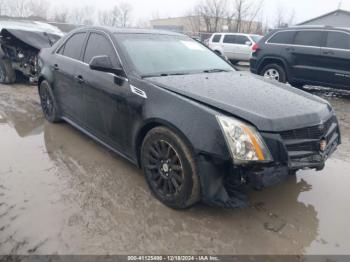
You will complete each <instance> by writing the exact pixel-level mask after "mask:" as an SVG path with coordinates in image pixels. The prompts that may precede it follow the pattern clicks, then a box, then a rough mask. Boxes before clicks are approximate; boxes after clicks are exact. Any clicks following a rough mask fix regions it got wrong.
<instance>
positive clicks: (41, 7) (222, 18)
mask: <svg viewBox="0 0 350 262" xmlns="http://www.w3.org/2000/svg"><path fill="white" fill-rule="evenodd" d="M264 5H265V0H198V2H197V3H196V4H195V5H194V6H193V8H192V9H191V10H187V11H186V10H184V14H183V15H186V16H188V17H190V23H191V25H192V26H191V27H193V31H198V30H200V29H199V27H200V25H203V24H204V26H205V31H207V32H217V31H222V27H223V24H225V27H227V28H226V30H228V31H234V32H247V33H248V32H250V33H253V32H255V31H264V30H266V29H267V28H280V27H286V26H288V25H290V24H293V22H294V16H295V14H294V11H291V10H285V9H284V8H283V6H277V7H276V10H274V13H275V15H274V19H273V21H272V20H271V19H270V18H269V17H268V15H266V14H265V13H264ZM155 9H156V6H155ZM132 11H133V7H132V6H131V5H130V4H129V3H128V2H127V1H126V0H120V1H116V4H114V5H113V6H112V7H109V8H108V9H106V10H96V8H94V7H93V6H80V7H72V8H67V7H62V6H56V5H51V2H49V1H48V0H11V1H9V0H0V16H11V17H29V16H33V17H41V18H43V19H48V20H53V21H56V22H62V23H73V24H79V25H93V24H100V25H107V26H114V27H129V26H136V27H145V26H147V25H148V24H147V23H145V21H144V20H143V22H142V24H141V22H138V23H133V19H132ZM270 13H271V12H270ZM139 21H141V20H139Z"/></svg>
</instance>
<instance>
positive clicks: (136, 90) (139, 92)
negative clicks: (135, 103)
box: [130, 85, 147, 99]
mask: <svg viewBox="0 0 350 262" xmlns="http://www.w3.org/2000/svg"><path fill="white" fill-rule="evenodd" d="M130 89H131V92H133V93H134V94H136V95H138V96H141V97H142V98H144V99H147V94H146V92H145V91H143V90H141V89H139V88H137V87H136V86H133V85H130Z"/></svg>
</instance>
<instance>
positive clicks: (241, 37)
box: [236, 35, 251, 45]
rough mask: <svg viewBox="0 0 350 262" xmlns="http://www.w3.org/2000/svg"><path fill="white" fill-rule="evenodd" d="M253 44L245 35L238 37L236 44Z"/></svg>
mask: <svg viewBox="0 0 350 262" xmlns="http://www.w3.org/2000/svg"><path fill="white" fill-rule="evenodd" d="M248 41H249V42H251V41H250V40H249V38H248V37H246V36H244V35H236V44H238V45H245V43H246V42H248Z"/></svg>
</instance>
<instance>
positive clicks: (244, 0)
mask: <svg viewBox="0 0 350 262" xmlns="http://www.w3.org/2000/svg"><path fill="white" fill-rule="evenodd" d="M263 5H264V0H259V1H258V2H253V1H251V0H234V1H233V2H232V5H231V8H232V9H231V12H230V13H229V16H228V17H227V23H228V26H229V30H231V31H235V32H244V33H256V32H257V31H261V27H262V26H261V22H257V21H256V20H257V18H258V17H259V16H260V17H261V14H262V10H263ZM260 19H261V18H260Z"/></svg>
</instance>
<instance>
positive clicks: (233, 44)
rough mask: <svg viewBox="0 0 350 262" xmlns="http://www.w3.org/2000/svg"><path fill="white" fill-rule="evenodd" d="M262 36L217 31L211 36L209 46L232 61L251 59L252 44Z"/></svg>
mask: <svg viewBox="0 0 350 262" xmlns="http://www.w3.org/2000/svg"><path fill="white" fill-rule="evenodd" d="M261 38H262V36H260V35H251V34H239V33H215V34H213V35H212V36H211V37H210V40H209V47H210V48H211V49H212V50H213V51H214V52H216V53H217V54H219V55H223V56H226V57H227V58H228V59H229V60H230V61H231V63H233V64H236V63H238V62H239V61H249V59H250V57H251V54H252V46H253V45H254V44H256V43H257V42H259V40H260V39H261Z"/></svg>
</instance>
